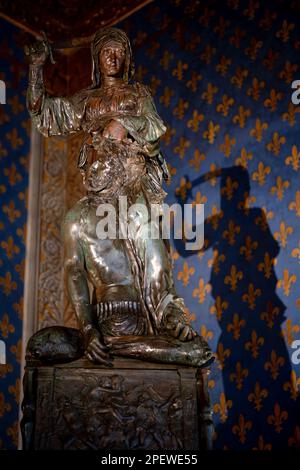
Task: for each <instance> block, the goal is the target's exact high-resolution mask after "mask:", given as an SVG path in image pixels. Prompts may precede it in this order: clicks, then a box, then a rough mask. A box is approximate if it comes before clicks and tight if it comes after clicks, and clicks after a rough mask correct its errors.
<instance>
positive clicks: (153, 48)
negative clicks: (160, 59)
mask: <svg viewBox="0 0 300 470" xmlns="http://www.w3.org/2000/svg"><path fill="white" fill-rule="evenodd" d="M159 48H160V44H159V43H158V42H157V41H155V40H152V41H151V43H150V47H149V48H148V49H147V51H146V54H147V55H148V56H149V57H150V58H151V59H154V57H155V55H156V52H157V50H158V49H159Z"/></svg>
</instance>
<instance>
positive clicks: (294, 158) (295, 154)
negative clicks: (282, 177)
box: [285, 145, 300, 171]
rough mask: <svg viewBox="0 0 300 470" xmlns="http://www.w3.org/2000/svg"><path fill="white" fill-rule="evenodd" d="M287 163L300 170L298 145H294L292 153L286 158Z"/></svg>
mask: <svg viewBox="0 0 300 470" xmlns="http://www.w3.org/2000/svg"><path fill="white" fill-rule="evenodd" d="M285 164H286V165H292V167H293V170H295V171H298V170H299V166H300V150H299V151H298V149H297V146H296V145H293V147H292V152H291V155H289V156H287V157H286V159H285Z"/></svg>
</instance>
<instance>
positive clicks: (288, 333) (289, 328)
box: [281, 318, 300, 346]
mask: <svg viewBox="0 0 300 470" xmlns="http://www.w3.org/2000/svg"><path fill="white" fill-rule="evenodd" d="M281 331H282V336H283V337H284V338H285V339H286V342H287V344H288V345H289V346H291V344H292V342H293V341H294V339H295V338H294V333H296V334H297V333H299V331H300V326H299V325H293V323H292V319H291V318H288V319H287V321H286V322H285V326H284V327H282V330H281Z"/></svg>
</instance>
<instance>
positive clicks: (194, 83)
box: [186, 70, 202, 91]
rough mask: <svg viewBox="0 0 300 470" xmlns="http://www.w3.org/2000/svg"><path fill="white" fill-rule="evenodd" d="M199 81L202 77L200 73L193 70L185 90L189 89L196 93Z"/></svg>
mask: <svg viewBox="0 0 300 470" xmlns="http://www.w3.org/2000/svg"><path fill="white" fill-rule="evenodd" d="M200 80H202V75H200V73H197V72H195V70H193V71H192V74H191V79H190V80H188V81H187V83H186V86H187V88H190V89H191V90H192V91H197V88H198V82H199V81H200Z"/></svg>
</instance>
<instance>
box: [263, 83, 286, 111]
mask: <svg viewBox="0 0 300 470" xmlns="http://www.w3.org/2000/svg"><path fill="white" fill-rule="evenodd" d="M282 98H283V94H282V93H280V92H279V91H278V92H277V91H276V90H274V88H272V90H271V91H270V94H269V97H268V98H266V99H265V100H264V106H265V107H266V108H270V111H272V112H274V111H276V110H277V104H278V101H280V100H282Z"/></svg>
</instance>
